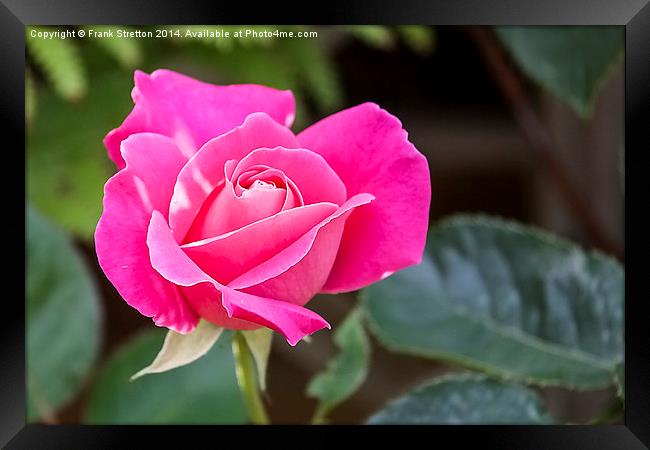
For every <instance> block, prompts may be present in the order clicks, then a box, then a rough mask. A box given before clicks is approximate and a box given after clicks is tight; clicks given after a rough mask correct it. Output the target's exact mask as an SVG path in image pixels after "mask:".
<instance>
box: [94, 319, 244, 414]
mask: <svg viewBox="0 0 650 450" xmlns="http://www.w3.org/2000/svg"><path fill="white" fill-rule="evenodd" d="M164 336H165V333H164V331H163V330H160V329H157V330H150V331H146V332H144V333H141V334H139V335H137V336H135V337H133V338H132V339H129V340H128V341H127V342H126V343H125V344H124V345H123V346H122V347H121V348H120V349H118V351H116V352H115V354H114V355H113V356H112V357H111V359H110V360H109V361H108V362H107V363H106V364H105V365H104V366H103V367H102V369H101V371H100V373H99V374H98V377H97V380H96V382H95V383H94V384H93V387H92V390H91V392H90V398H89V400H88V404H87V407H86V411H85V419H86V421H87V422H88V423H93V424H174V423H178V424H213V423H229V424H237V423H245V422H246V421H247V414H246V410H245V408H244V404H243V402H242V399H241V396H240V394H239V388H238V387H237V381H236V379H235V366H234V360H233V356H232V352H231V351H230V341H231V338H232V333H231V332H230V331H226V332H224V333H223V334H222V335H221V337H220V339H219V340H218V341H217V342H216V344H215V345H214V346H213V347H212V349H210V351H209V352H208V353H207V354H206V355H205V356H204V357H202V358H201V359H199V360H198V361H195V362H194V363H192V364H189V365H187V366H183V367H179V368H176V369H173V370H170V371H168V372H164V373H157V374H150V375H147V376H146V377H142V378H138V379H137V380H134V381H129V379H130V378H131V376H132V375H133V374H134V373H136V372H137V371H138V370H140V369H141V368H142V365H143V363H144V364H146V362H147V361H151V360H153V359H154V357H155V356H156V354H157V353H158V351H159V350H160V347H161V346H162V342H163V339H164Z"/></svg>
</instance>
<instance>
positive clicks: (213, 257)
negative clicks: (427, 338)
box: [95, 70, 431, 345]
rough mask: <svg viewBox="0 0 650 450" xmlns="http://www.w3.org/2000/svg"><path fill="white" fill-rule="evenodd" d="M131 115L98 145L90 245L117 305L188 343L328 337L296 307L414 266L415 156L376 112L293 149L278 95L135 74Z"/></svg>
mask: <svg viewBox="0 0 650 450" xmlns="http://www.w3.org/2000/svg"><path fill="white" fill-rule="evenodd" d="M131 95H132V97H133V101H134V102H135V106H134V108H133V110H132V111H131V113H130V114H129V115H128V117H127V118H126V120H124V122H123V123H122V125H120V126H119V127H118V128H116V129H114V130H112V131H111V132H110V133H108V135H107V136H106V138H105V139H104V143H105V145H106V147H107V149H108V153H109V156H110V157H111V159H112V160H113V161H114V162H115V163H116V164H117V167H118V168H119V169H120V171H119V172H118V173H117V174H116V175H114V176H113V177H112V178H111V179H110V180H108V182H107V183H106V186H105V187H104V211H103V214H102V217H101V219H100V220H99V223H98V224H97V230H96V231H95V245H96V250H97V256H98V259H99V263H100V265H101V267H102V269H103V270H104V272H105V273H106V276H107V277H108V278H109V280H110V281H111V282H112V283H113V285H115V287H116V288H117V290H118V292H119V293H120V295H121V296H122V297H123V298H124V300H126V302H127V303H128V304H129V305H131V306H132V307H134V308H135V309H137V310H138V311H139V312H140V313H142V314H143V315H145V316H148V317H153V320H154V322H155V323H156V324H157V325H158V326H163V327H167V328H170V329H172V330H175V331H177V332H179V333H189V332H190V331H192V330H193V329H194V327H195V326H196V325H197V322H198V320H199V318H204V319H207V320H209V321H210V322H213V323H215V324H217V325H220V326H223V327H226V328H232V329H244V330H248V329H254V328H258V327H260V326H264V327H268V328H271V329H273V330H276V331H278V332H280V333H282V334H283V335H284V336H285V337H286V339H287V341H288V342H289V344H291V345H295V344H296V343H297V342H298V341H299V340H300V339H302V338H303V337H304V336H305V335H308V334H311V333H314V332H315V331H318V330H320V329H322V328H324V327H328V328H329V324H328V323H327V322H326V321H325V320H324V319H323V318H322V317H320V316H319V315H318V314H316V313H314V312H312V311H310V310H308V309H306V308H304V307H303V305H305V304H306V303H307V302H308V301H309V300H310V299H311V298H312V297H313V296H314V295H315V294H316V293H318V292H326V293H337V292H346V291H353V290H356V289H359V288H362V287H364V286H367V285H368V284H370V283H373V282H375V281H378V280H380V279H382V278H385V277H386V276H388V275H390V274H391V273H393V272H395V271H397V270H400V269H403V268H405V267H407V266H410V265H412V264H416V263H418V262H419V261H420V260H421V257H422V252H423V249H424V243H425V239H426V232H427V225H428V215H429V201H430V198H431V188H430V184H429V169H428V166H427V160H426V158H425V157H424V156H423V155H421V154H420V153H419V152H418V151H417V150H416V149H415V147H414V146H413V144H411V143H410V142H409V141H408V140H407V133H406V132H405V131H404V130H403V129H402V127H401V124H400V122H399V120H397V119H396V118H395V117H393V116H391V115H390V114H389V113H387V112H386V111H384V110H383V109H381V108H379V107H378V106H377V105H375V104H372V103H364V104H362V105H359V106H356V107H354V108H350V109H347V110H344V111H341V112H339V113H336V114H334V115H332V116H330V117H327V118H325V119H323V120H321V121H320V122H318V123H316V124H314V125H312V126H310V127H309V128H307V129H306V130H304V131H303V132H302V133H300V134H298V135H297V136H296V135H294V134H293V133H292V132H291V130H290V129H289V126H290V125H291V124H292V122H293V118H294V115H295V113H294V99H293V94H292V93H291V92H290V91H280V90H276V89H271V88H268V87H264V86H257V85H233V86H214V85H211V84H206V83H202V82H200V81H197V80H194V79H192V78H189V77H186V76H183V75H180V74H178V73H175V72H171V71H168V70H157V71H155V72H153V73H152V74H151V75H147V74H145V73H143V72H140V71H136V73H135V87H134V89H133V91H132V94H131Z"/></svg>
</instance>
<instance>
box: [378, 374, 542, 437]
mask: <svg viewBox="0 0 650 450" xmlns="http://www.w3.org/2000/svg"><path fill="white" fill-rule="evenodd" d="M551 422H552V419H551V417H550V416H549V415H548V413H547V412H546V410H545V408H544V406H543V404H542V401H541V400H540V398H539V397H538V396H537V394H536V393H535V392H534V391H532V390H530V389H527V388H525V387H523V386H518V385H514V384H506V383H502V382H499V381H495V380H490V379H488V378H486V377H484V376H480V375H478V376H477V375H450V376H445V377H440V378H438V379H435V380H434V381H433V382H432V383H430V384H427V385H425V386H422V387H420V388H418V389H415V390H414V391H412V392H410V393H408V394H406V395H404V396H403V397H400V398H398V399H397V400H394V401H393V402H391V403H390V404H389V405H388V406H387V407H386V408H385V409H383V410H381V411H380V412H378V413H377V414H375V415H374V416H372V417H371V418H370V419H369V420H368V423H369V424H371V425H388V424H418V425H425V424H430V425H433V424H449V425H453V424H472V425H476V424H528V425H542V424H549V423H551Z"/></svg>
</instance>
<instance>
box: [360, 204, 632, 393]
mask: <svg viewBox="0 0 650 450" xmlns="http://www.w3.org/2000/svg"><path fill="white" fill-rule="evenodd" d="M427 253H428V255H427V256H425V258H424V260H423V262H422V264H420V265H417V266H414V267H411V268H408V269H406V270H403V271H401V272H398V273H396V274H394V275H393V276H391V277H389V278H387V279H385V280H383V281H381V282H379V283H376V284H374V285H372V286H370V287H369V288H367V289H365V290H364V292H363V295H362V299H363V306H364V308H365V310H366V312H367V317H368V319H369V324H370V325H371V328H372V329H373V331H374V332H375V334H376V335H377V337H378V338H379V339H380V340H381V341H382V342H383V343H384V344H385V345H386V346H387V347H389V348H392V349H394V350H395V351H398V352H404V353H410V354H414V355H420V356H425V357H432V358H441V359H447V360H450V361H453V362H456V363H460V364H462V365H465V366H467V367H471V368H476V369H480V370H484V371H486V372H489V373H492V374H496V375H499V376H501V377H504V378H512V379H516V380H520V381H524V382H530V383H535V384H540V385H562V386H567V387H575V388H581V389H588V388H598V387H603V386H607V385H609V384H611V382H612V379H613V371H614V368H615V366H616V363H618V362H619V361H621V360H622V358H623V350H622V349H623V269H622V268H621V267H620V265H619V264H618V263H616V262H615V261H614V260H612V259H610V258H608V257H605V256H603V255H601V254H598V253H585V252H583V251H582V250H580V249H579V248H578V247H576V246H574V245H572V244H570V243H568V242H564V241H560V240H558V239H556V238H554V237H552V236H550V235H548V234H545V233H542V232H541V231H537V230H535V229H533V228H529V227H524V226H521V225H517V224H515V223H512V222H505V221H502V220H499V219H493V218H487V217H483V216H478V217H471V216H469V217H468V216H459V217H456V218H453V219H451V220H447V221H445V222H443V223H442V224H440V225H439V226H437V227H435V228H433V229H432V230H430V232H429V244H428V252H427Z"/></svg>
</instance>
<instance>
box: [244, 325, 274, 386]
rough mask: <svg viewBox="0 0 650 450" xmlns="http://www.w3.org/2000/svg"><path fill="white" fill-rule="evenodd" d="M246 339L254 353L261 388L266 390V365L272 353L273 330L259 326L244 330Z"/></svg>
mask: <svg viewBox="0 0 650 450" xmlns="http://www.w3.org/2000/svg"><path fill="white" fill-rule="evenodd" d="M241 334H242V335H243V336H244V339H246V345H248V348H249V349H250V351H251V353H252V354H253V359H255V366H256V367H257V379H258V380H259V383H260V389H261V390H262V391H265V390H266V367H267V365H268V361H269V355H270V354H271V343H272V342H273V330H270V329H268V328H258V329H257V330H244V331H242V332H241Z"/></svg>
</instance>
